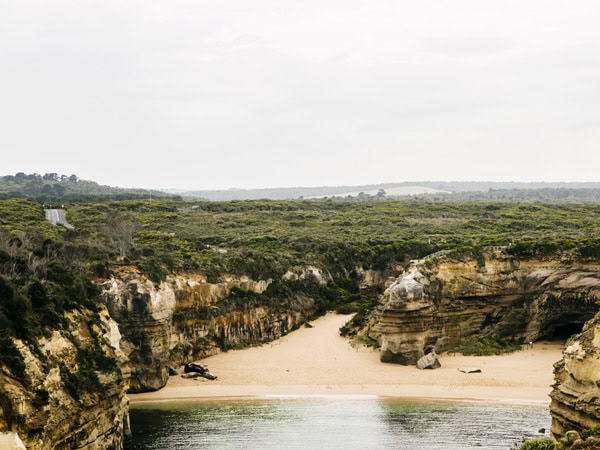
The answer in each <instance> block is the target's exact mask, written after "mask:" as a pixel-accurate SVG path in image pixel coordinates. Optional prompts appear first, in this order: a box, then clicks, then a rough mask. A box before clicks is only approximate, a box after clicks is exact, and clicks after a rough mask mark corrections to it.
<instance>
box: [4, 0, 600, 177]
mask: <svg viewBox="0 0 600 450" xmlns="http://www.w3.org/2000/svg"><path fill="white" fill-rule="evenodd" d="M599 24H600V2H598V0H576V1H574V0H571V1H567V0H561V1H558V0H486V1H482V0H427V1H418V0H411V1H404V0H389V1H387V0H370V1H362V0H361V1H358V0H319V1H317V0H302V1H282V0H252V1H250V0H210V1H204V0H154V1H152V0H135V1H134V0H102V1H98V0H71V1H66V0H52V1H48V0H0V152H1V153H0V154H1V161H2V162H1V165H0V174H1V175H7V174H14V173H16V172H26V173H32V172H37V173H40V174H43V173H46V172H58V173H61V174H63V173H64V174H67V175H70V174H72V173H74V174H77V175H78V176H79V177H81V178H84V179H89V180H94V181H97V182H99V183H101V184H109V185H113V186H124V187H129V186H135V187H159V188H168V187H172V188H189V189H194V188H198V189H200V188H203V189H213V188H214V189H217V188H229V187H277V186H319V185H340V184H344V185H349V184H365V183H379V182H394V181H416V180H448V181H449V180H493V181H600V26H599Z"/></svg>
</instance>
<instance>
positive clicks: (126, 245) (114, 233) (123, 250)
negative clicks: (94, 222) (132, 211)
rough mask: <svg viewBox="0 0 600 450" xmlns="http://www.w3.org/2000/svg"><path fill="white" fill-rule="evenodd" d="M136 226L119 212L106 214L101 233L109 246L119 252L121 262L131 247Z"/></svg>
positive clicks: (128, 217) (130, 219)
mask: <svg viewBox="0 0 600 450" xmlns="http://www.w3.org/2000/svg"><path fill="white" fill-rule="evenodd" d="M136 229H137V225H136V223H135V221H134V220H133V218H132V217H131V216H129V215H128V214H123V213H122V212H120V211H111V212H109V213H108V215H107V218H106V223H105V224H104V227H103V231H104V234H105V235H106V237H107V238H108V241H109V242H110V243H111V245H114V246H115V247H116V248H117V249H118V250H119V257H120V259H121V260H123V259H125V257H126V256H127V252H128V251H129V249H131V248H132V247H133V235H134V234H135V231H136Z"/></svg>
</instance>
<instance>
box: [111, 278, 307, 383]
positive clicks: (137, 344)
mask: <svg viewBox="0 0 600 450" xmlns="http://www.w3.org/2000/svg"><path fill="white" fill-rule="evenodd" d="M270 282H271V281H270V280H258V281H254V280H250V279H249V278H247V277H233V276H223V277H222V281H221V282H220V283H208V282H207V281H206V278H205V277H204V276H202V275H200V274H183V275H171V276H169V277H168V278H167V280H166V281H164V282H161V283H159V284H155V283H154V282H152V281H150V280H148V279H146V278H145V277H144V276H143V275H141V274H140V273H138V272H137V271H135V270H133V269H131V270H129V271H121V272H120V273H119V274H118V277H115V278H113V279H111V280H110V281H108V282H107V283H105V284H104V285H103V294H102V296H103V299H104V301H105V302H106V304H107V306H108V308H109V310H110V313H111V316H112V317H114V318H115V320H116V321H117V322H118V323H119V329H120V331H121V333H122V335H123V341H122V343H121V348H122V349H123V351H124V352H125V354H126V355H127V357H128V358H129V363H130V366H131V382H130V385H131V389H130V392H143V391H148V390H157V389H160V388H161V387H163V386H164V385H165V384H166V382H167V379H168V377H169V375H168V367H169V366H177V365H181V364H184V363H186V362H190V361H194V360H196V359H199V358H202V357H205V356H208V355H210V354H214V353H216V352H218V351H219V349H220V348H234V347H239V346H246V345H253V344H259V343H263V342H269V341H271V340H274V339H277V338H278V337H280V336H282V335H284V334H286V333H288V332H289V331H290V330H292V329H293V328H295V327H297V326H299V325H300V324H302V323H303V322H304V321H306V319H307V318H308V316H310V315H311V314H312V313H314V301H313V300H312V299H310V298H308V297H305V296H302V295H297V296H294V297H292V298H282V299H281V300H280V301H276V302H272V305H271V306H266V305H265V303H266V302H261V301H260V296H261V294H263V293H264V291H265V290H266V289H267V287H268V286H269V284H270ZM240 295H241V296H242V298H241V299H240V300H239V301H237V303H236V296H240ZM244 295H250V296H254V297H256V298H253V299H250V300H249V299H247V298H244V297H243V296H244ZM224 300H227V301H229V302H230V303H232V304H231V305H230V306H229V307H223V305H222V304H220V302H223V301H224ZM251 300H254V301H251ZM217 304H219V307H217Z"/></svg>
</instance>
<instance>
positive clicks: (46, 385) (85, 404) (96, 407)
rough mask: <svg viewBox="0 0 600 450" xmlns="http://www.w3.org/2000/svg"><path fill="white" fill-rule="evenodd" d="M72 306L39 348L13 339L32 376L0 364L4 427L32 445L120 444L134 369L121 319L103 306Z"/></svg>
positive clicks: (47, 447)
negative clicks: (20, 376) (122, 343)
mask: <svg viewBox="0 0 600 450" xmlns="http://www.w3.org/2000/svg"><path fill="white" fill-rule="evenodd" d="M66 314H67V315H66V322H67V324H68V326H67V328H66V329H64V330H61V331H54V332H53V333H52V334H50V335H47V336H45V337H42V338H40V339H39V340H38V341H37V346H36V347H37V348H35V347H34V346H26V345H24V344H23V343H22V342H21V341H19V340H14V343H15V345H16V347H17V349H18V351H19V352H20V354H21V355H22V357H23V359H24V362H25V367H26V373H27V378H28V380H29V382H28V383H23V382H21V381H19V380H17V379H15V378H13V377H12V376H9V375H8V374H7V373H6V372H4V371H0V385H1V386H2V388H1V389H0V431H2V432H5V433H6V434H5V435H4V436H5V438H6V436H8V437H10V439H13V437H16V436H18V437H19V438H20V439H21V440H22V441H23V443H24V444H25V446H26V448H27V449H29V450H38V449H40V450H41V449H43V450H50V449H90V450H92V449H94V450H97V449H117V448H121V447H122V444H123V438H124V435H125V433H127V432H128V421H129V400H128V398H127V395H126V392H127V389H128V386H129V384H128V380H129V369H128V366H127V364H126V358H125V356H124V355H123V353H122V352H121V351H120V349H119V340H120V336H119V332H118V328H117V326H116V323H115V322H114V321H113V320H112V319H111V318H110V317H109V315H108V312H107V310H106V309H105V308H103V307H100V311H99V313H98V314H95V313H92V312H91V311H87V310H78V311H72V312H70V313H66Z"/></svg>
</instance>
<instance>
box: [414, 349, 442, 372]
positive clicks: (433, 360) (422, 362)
mask: <svg viewBox="0 0 600 450" xmlns="http://www.w3.org/2000/svg"><path fill="white" fill-rule="evenodd" d="M440 367H442V365H441V364H440V360H439V359H438V357H437V355H436V354H435V352H432V353H428V354H427V355H425V356H423V357H422V358H420V359H419V360H418V361H417V369H439V368H440Z"/></svg>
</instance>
